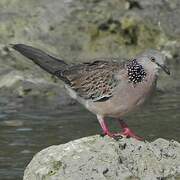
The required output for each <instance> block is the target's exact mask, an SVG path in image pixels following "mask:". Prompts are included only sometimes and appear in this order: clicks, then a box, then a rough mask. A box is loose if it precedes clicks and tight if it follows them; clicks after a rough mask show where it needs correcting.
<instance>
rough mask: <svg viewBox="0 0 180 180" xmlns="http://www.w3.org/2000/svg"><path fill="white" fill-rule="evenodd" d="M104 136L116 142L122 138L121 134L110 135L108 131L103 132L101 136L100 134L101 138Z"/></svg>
mask: <svg viewBox="0 0 180 180" xmlns="http://www.w3.org/2000/svg"><path fill="white" fill-rule="evenodd" d="M106 135H107V136H109V137H112V138H114V139H117V140H118V139H122V138H123V136H122V134H121V133H111V132H109V131H106V132H103V133H102V134H100V136H102V137H104V136H106Z"/></svg>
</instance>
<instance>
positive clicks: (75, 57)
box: [0, 0, 180, 104]
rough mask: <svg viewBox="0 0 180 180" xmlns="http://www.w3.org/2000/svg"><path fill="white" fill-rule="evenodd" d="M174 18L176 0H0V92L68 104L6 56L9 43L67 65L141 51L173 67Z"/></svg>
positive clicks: (44, 78)
mask: <svg viewBox="0 0 180 180" xmlns="http://www.w3.org/2000/svg"><path fill="white" fill-rule="evenodd" d="M179 17H180V1H179V0H156V1H154V0H120V1H119V0H112V1H108V0H85V1H84V0H76V1H73V0H59V1H57V0H23V1H21V0H1V1H0V64H1V66H0V92H1V94H4V95H5V96H6V97H9V98H10V99H12V98H21V97H23V99H24V100H25V99H27V98H28V97H37V98H40V96H41V97H42V96H43V98H47V99H48V100H49V101H52V102H54V101H56V103H58V104H59V103H60V104H71V103H73V101H72V100H71V99H70V98H69V97H68V96H67V95H66V94H65V92H64V90H63V89H62V90H61V91H60V87H62V84H61V82H60V81H58V83H57V79H55V78H53V77H51V76H50V75H48V74H47V73H45V72H44V71H43V70H41V69H40V68H38V67H36V66H34V64H33V63H31V62H29V61H28V60H27V59H25V58H24V57H22V56H20V55H19V54H18V53H16V52H13V51H11V50H10V49H9V48H8V45H9V44H10V43H25V44H28V45H33V46H35V47H38V48H41V49H43V50H45V51H48V52H50V53H51V54H53V55H56V56H57V57H60V58H62V59H64V60H66V61H67V62H71V63H76V62H82V61H87V60H89V59H93V58H97V57H120V58H121V57H123V58H130V57H132V56H134V55H136V54H137V53H139V52H141V51H143V50H145V49H147V48H157V49H160V50H161V51H163V52H164V53H165V54H166V55H167V57H168V58H170V59H171V64H172V61H173V63H179V60H178V59H179V55H180V53H179V46H180V43H179V39H180V18H179ZM174 57H175V58H174ZM162 82H163V81H162ZM166 84H167V82H165V86H166ZM172 86H173V85H172ZM50 89H51V91H49V90H50Z"/></svg>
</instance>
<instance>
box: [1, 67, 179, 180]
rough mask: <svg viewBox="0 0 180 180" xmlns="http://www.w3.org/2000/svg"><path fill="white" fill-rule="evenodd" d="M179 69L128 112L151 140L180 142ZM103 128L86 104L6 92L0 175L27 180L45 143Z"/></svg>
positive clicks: (9, 179) (132, 122)
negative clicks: (141, 105) (142, 104)
mask: <svg viewBox="0 0 180 180" xmlns="http://www.w3.org/2000/svg"><path fill="white" fill-rule="evenodd" d="M179 68H180V67H179V65H178V66H177V65H176V66H174V67H173V66H172V69H173V73H172V76H171V79H168V81H169V82H168V83H167V87H166V88H165V89H166V90H165V91H164V92H159V93H157V94H156V96H155V98H153V99H152V100H151V101H150V102H149V103H148V104H147V105H146V106H145V107H144V108H143V109H140V110H138V111H137V112H135V113H133V114H131V115H129V116H128V117H126V119H127V123H128V124H129V126H130V127H131V128H132V129H134V131H136V133H137V134H138V135H140V136H143V137H145V139H147V140H149V141H151V140H153V139H156V138H159V137H162V138H166V139H175V140H178V141H180V112H179V108H180V82H179V77H180V72H179V71H178V70H179ZM165 78H167V77H165ZM165 86H166V83H165ZM108 122H109V125H110V127H111V129H112V130H113V131H118V130H119V129H118V124H117V122H116V121H114V120H109V121H108ZM98 133H101V129H100V126H99V124H98V121H97V120H96V117H95V116H94V115H92V114H91V113H90V112H88V111H86V110H85V109H84V108H83V107H82V106H80V105H72V106H64V107H55V106H53V104H52V103H49V102H48V101H46V100H45V99H41V98H40V99H31V100H28V101H24V100H23V99H20V100H16V101H12V100H11V101H8V100H7V99H6V98H5V97H1V99H0V179H3V180H18V179H22V176H23V171H24V169H25V167H26V166H27V164H28V163H29V161H30V160H31V159H32V157H33V155H34V154H35V153H37V152H38V151H40V150H41V149H43V148H46V147H48V146H51V145H54V144H61V143H65V142H68V141H70V140H73V139H77V138H80V137H84V136H89V135H94V134H98Z"/></svg>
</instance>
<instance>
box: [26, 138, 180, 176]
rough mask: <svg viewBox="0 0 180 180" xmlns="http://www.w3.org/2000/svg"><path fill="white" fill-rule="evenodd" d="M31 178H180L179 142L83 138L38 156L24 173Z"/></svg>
mask: <svg viewBox="0 0 180 180" xmlns="http://www.w3.org/2000/svg"><path fill="white" fill-rule="evenodd" d="M31 179H36V180H76V179H77V180H86V179H87V180H91V179H94V180H105V179H108V180H119V179H121V180H128V179H133V180H136V179H146V180H155V179H180V143H178V142H176V141H173V140H171V141H168V140H165V139H157V140H155V141H154V142H151V143H150V142H140V141H137V140H134V139H125V138H122V139H119V140H114V139H112V138H109V137H100V136H98V135H96V136H91V137H85V138H82V139H78V140H74V141H70V142H68V143H66V144H62V145H54V146H51V147H48V148H46V149H44V150H42V151H40V152H39V153H37V154H36V155H35V156H34V158H33V159H32V161H31V162H30V163H29V165H28V166H27V168H26V170H25V173H24V180H31Z"/></svg>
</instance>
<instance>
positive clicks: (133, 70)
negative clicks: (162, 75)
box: [127, 59, 146, 84]
mask: <svg viewBox="0 0 180 180" xmlns="http://www.w3.org/2000/svg"><path fill="white" fill-rule="evenodd" d="M127 70H128V77H129V82H131V83H133V84H137V83H140V82H142V81H143V80H144V78H145V77H146V72H145V70H144V68H143V67H142V65H140V64H139V63H138V62H137V61H136V59H133V60H132V61H130V62H129V63H128V64H127Z"/></svg>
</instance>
